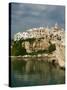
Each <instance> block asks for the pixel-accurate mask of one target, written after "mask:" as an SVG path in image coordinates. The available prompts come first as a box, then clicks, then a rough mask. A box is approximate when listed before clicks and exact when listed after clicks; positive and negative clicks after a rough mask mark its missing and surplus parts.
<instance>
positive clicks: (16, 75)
mask: <svg viewBox="0 0 67 90" xmlns="http://www.w3.org/2000/svg"><path fill="white" fill-rule="evenodd" d="M26 59H27V58H26ZM11 65H12V66H11V72H12V75H11V85H12V86H16V87H17V86H31V85H52V84H64V82H65V75H64V70H62V69H60V68H59V66H54V65H52V64H51V63H48V62H47V61H46V60H44V61H43V60H41V59H37V58H36V59H33V58H31V59H30V58H29V59H28V60H22V59H20V60H17V59H16V60H12V62H11Z"/></svg>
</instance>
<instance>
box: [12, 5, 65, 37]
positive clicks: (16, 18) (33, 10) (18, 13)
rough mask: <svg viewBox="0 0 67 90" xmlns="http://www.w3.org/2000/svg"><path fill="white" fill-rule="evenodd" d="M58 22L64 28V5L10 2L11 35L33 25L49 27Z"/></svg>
mask: <svg viewBox="0 0 67 90" xmlns="http://www.w3.org/2000/svg"><path fill="white" fill-rule="evenodd" d="M56 22H57V23H58V24H59V25H60V26H62V27H63V28H64V25H65V7H64V6H54V5H44V4H43V5H42V4H24V3H12V4H11V37H12V38H13V37H14V34H15V33H17V32H23V31H26V30H27V29H30V28H35V27H42V26H43V27H47V25H48V26H49V27H51V26H54V24H55V23H56Z"/></svg>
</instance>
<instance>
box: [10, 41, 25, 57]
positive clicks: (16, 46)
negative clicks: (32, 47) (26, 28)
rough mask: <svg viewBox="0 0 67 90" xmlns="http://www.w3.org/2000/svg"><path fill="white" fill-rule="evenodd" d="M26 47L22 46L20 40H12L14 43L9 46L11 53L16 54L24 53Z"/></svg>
mask: <svg viewBox="0 0 67 90" xmlns="http://www.w3.org/2000/svg"><path fill="white" fill-rule="evenodd" d="M25 54H26V49H25V48H22V40H19V41H14V44H13V46H12V48H11V55H13V56H18V55H25Z"/></svg>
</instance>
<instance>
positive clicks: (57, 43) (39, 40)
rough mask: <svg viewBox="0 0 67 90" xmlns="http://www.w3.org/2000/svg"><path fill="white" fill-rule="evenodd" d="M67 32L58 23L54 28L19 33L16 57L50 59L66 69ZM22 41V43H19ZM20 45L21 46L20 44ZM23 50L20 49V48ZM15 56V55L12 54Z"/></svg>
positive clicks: (41, 28) (16, 40)
mask: <svg viewBox="0 0 67 90" xmlns="http://www.w3.org/2000/svg"><path fill="white" fill-rule="evenodd" d="M64 39H65V31H64V29H63V28H61V27H60V26H59V25H58V24H57V23H56V24H55V26H54V27H51V28H49V27H48V26H47V27H46V28H45V27H39V28H32V29H29V30H26V32H18V33H16V34H15V35H14V42H15V44H16V45H15V44H13V46H12V47H13V49H15V47H16V46H17V48H16V50H17V52H21V53H19V54H16V53H15V51H16V50H13V52H14V55H16V56H19V55H21V56H23V57H30V56H32V57H36V56H37V57H45V56H47V57H49V58H51V59H49V60H50V61H51V60H56V61H57V62H58V64H59V66H60V67H65V43H64V41H65V40H64ZM19 41H20V42H19ZM19 43H20V44H19ZM19 46H21V48H19V49H18V47H19ZM12 55H13V53H12ZM53 57H54V58H53Z"/></svg>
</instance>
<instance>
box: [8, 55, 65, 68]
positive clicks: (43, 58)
mask: <svg viewBox="0 0 67 90" xmlns="http://www.w3.org/2000/svg"><path fill="white" fill-rule="evenodd" d="M9 57H11V58H15V59H16V58H17V59H18V60H24V61H28V60H34V59H37V61H47V62H49V63H52V64H53V65H58V66H59V67H60V68H61V69H64V70H65V65H64V64H63V63H64V61H63V63H62V62H60V63H59V62H58V60H57V58H56V57H55V56H54V55H53V56H51V55H48V56H47V55H46V56H42V55H41V56H37V55H33V56H31V55H25V56H9ZM61 63H62V64H63V65H62V66H61Z"/></svg>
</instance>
